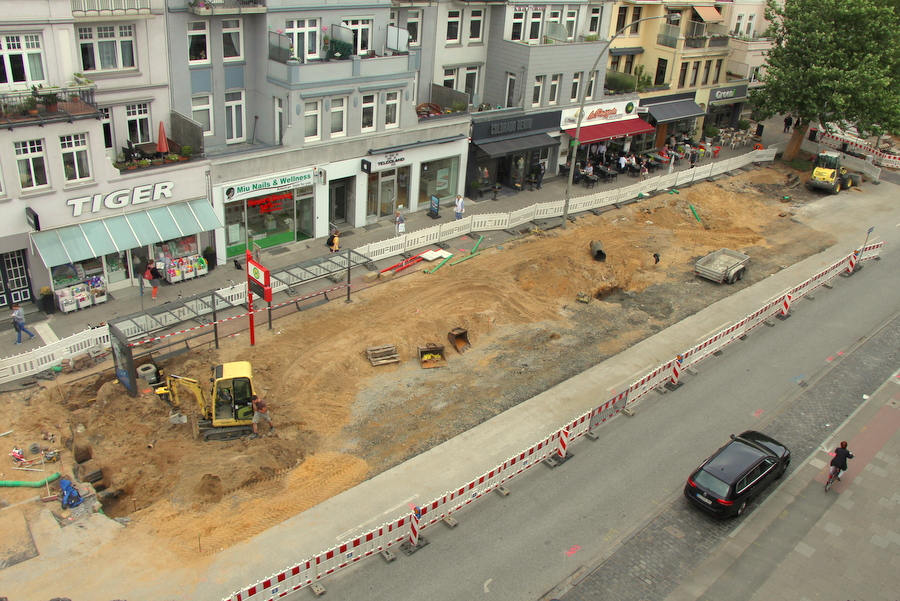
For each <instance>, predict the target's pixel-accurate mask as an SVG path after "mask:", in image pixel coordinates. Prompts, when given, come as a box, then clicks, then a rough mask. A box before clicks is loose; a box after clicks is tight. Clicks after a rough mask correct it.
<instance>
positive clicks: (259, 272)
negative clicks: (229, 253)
mask: <svg viewBox="0 0 900 601" xmlns="http://www.w3.org/2000/svg"><path fill="white" fill-rule="evenodd" d="M269 278H270V274H269V270H268V269H266V268H265V267H263V266H262V265H261V264H260V263H257V262H256V261H255V260H254V259H253V253H252V252H250V251H249V250H248V251H247V310H248V311H249V312H250V346H255V345H256V328H255V327H254V325H255V321H254V319H253V295H254V294H256V295H257V296H261V297H262V298H263V299H265V301H266V302H268V303H271V302H272V287H271V286H270V285H269Z"/></svg>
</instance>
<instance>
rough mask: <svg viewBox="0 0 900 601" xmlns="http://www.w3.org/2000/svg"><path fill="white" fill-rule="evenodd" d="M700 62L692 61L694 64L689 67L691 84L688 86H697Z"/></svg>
mask: <svg viewBox="0 0 900 601" xmlns="http://www.w3.org/2000/svg"><path fill="white" fill-rule="evenodd" d="M700 62H701V61H694V64H693V66H692V67H691V85H690V86H688V87H691V88H696V87H697V82H698V81H699V80H700Z"/></svg>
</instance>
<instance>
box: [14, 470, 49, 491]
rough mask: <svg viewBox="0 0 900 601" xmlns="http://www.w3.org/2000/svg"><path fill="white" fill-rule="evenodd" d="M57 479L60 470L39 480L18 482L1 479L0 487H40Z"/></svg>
mask: <svg viewBox="0 0 900 601" xmlns="http://www.w3.org/2000/svg"><path fill="white" fill-rule="evenodd" d="M57 479H59V472H56V473H55V474H53V475H52V476H47V477H46V478H44V479H43V480H39V481H38V482H17V481H16V480H0V488H2V487H6V488H15V487H24V488H40V487H41V486H46V485H47V484H50V483H51V482H53V481H54V480H57Z"/></svg>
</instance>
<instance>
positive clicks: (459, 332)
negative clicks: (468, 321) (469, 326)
mask: <svg viewBox="0 0 900 601" xmlns="http://www.w3.org/2000/svg"><path fill="white" fill-rule="evenodd" d="M447 339H448V340H449V341H450V346H452V347H453V348H455V349H456V352H457V353H464V352H466V351H467V350H469V347H471V346H472V345H471V344H470V343H469V330H464V329H463V328H453V329H452V330H450V333H449V334H447Z"/></svg>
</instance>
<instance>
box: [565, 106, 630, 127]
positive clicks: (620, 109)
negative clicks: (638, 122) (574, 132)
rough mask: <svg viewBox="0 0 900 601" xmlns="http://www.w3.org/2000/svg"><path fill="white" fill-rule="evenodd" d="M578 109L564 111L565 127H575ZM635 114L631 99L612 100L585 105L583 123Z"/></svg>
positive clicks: (611, 119) (610, 119)
mask: <svg viewBox="0 0 900 601" xmlns="http://www.w3.org/2000/svg"><path fill="white" fill-rule="evenodd" d="M578 111H579V109H577V108H575V109H568V110H564V111H563V112H562V117H563V119H562V123H561V124H560V125H561V126H562V127H563V128H566V127H573V126H574V125H575V123H576V122H577V119H578ZM633 114H634V102H631V101H627V100H624V101H619V102H611V103H604V104H594V105H591V106H586V107H584V118H583V119H582V120H581V122H582V123H587V122H588V121H614V120H617V119H623V118H626V117H629V116H631V115H633Z"/></svg>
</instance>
